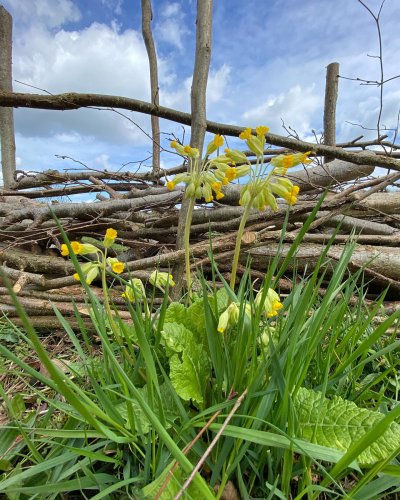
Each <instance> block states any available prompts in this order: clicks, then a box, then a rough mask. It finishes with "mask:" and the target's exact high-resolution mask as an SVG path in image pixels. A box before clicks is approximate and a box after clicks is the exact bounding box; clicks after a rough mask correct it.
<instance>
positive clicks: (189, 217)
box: [184, 198, 195, 301]
mask: <svg viewBox="0 0 400 500" xmlns="http://www.w3.org/2000/svg"><path fill="white" fill-rule="evenodd" d="M194 204H195V199H194V198H190V202H189V207H188V211H187V214H186V222H185V233H184V246H185V269H186V283H187V288H188V292H189V301H190V300H191V299H192V277H191V274H190V228H191V225H192V216H193V209H194Z"/></svg>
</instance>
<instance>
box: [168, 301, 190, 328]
mask: <svg viewBox="0 0 400 500" xmlns="http://www.w3.org/2000/svg"><path fill="white" fill-rule="evenodd" d="M165 323H179V324H181V325H185V324H186V307H185V306H184V305H183V304H180V303H179V302H172V303H171V304H170V305H169V306H168V308H167V310H166V312H165V318H164V324H165Z"/></svg>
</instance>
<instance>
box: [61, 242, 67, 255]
mask: <svg viewBox="0 0 400 500" xmlns="http://www.w3.org/2000/svg"><path fill="white" fill-rule="evenodd" d="M61 255H62V256H63V257H66V256H67V255H69V250H68V247H67V245H66V244H65V243H63V244H62V245H61Z"/></svg>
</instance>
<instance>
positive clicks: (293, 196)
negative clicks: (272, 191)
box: [285, 186, 300, 205]
mask: <svg viewBox="0 0 400 500" xmlns="http://www.w3.org/2000/svg"><path fill="white" fill-rule="evenodd" d="M299 192H300V188H299V186H293V187H292V190H291V191H290V193H289V195H288V197H287V198H285V199H286V201H287V202H288V203H289V205H294V204H295V203H296V202H297V195H298V194H299Z"/></svg>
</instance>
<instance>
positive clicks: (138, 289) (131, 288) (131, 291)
mask: <svg viewBox="0 0 400 500" xmlns="http://www.w3.org/2000/svg"><path fill="white" fill-rule="evenodd" d="M121 297H123V298H124V299H127V300H130V301H131V302H135V301H136V300H143V299H144V298H145V297H146V291H145V289H144V285H143V282H142V280H141V279H139V278H132V279H131V280H130V281H129V282H128V284H127V285H126V287H125V292H124V293H122V294H121Z"/></svg>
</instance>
